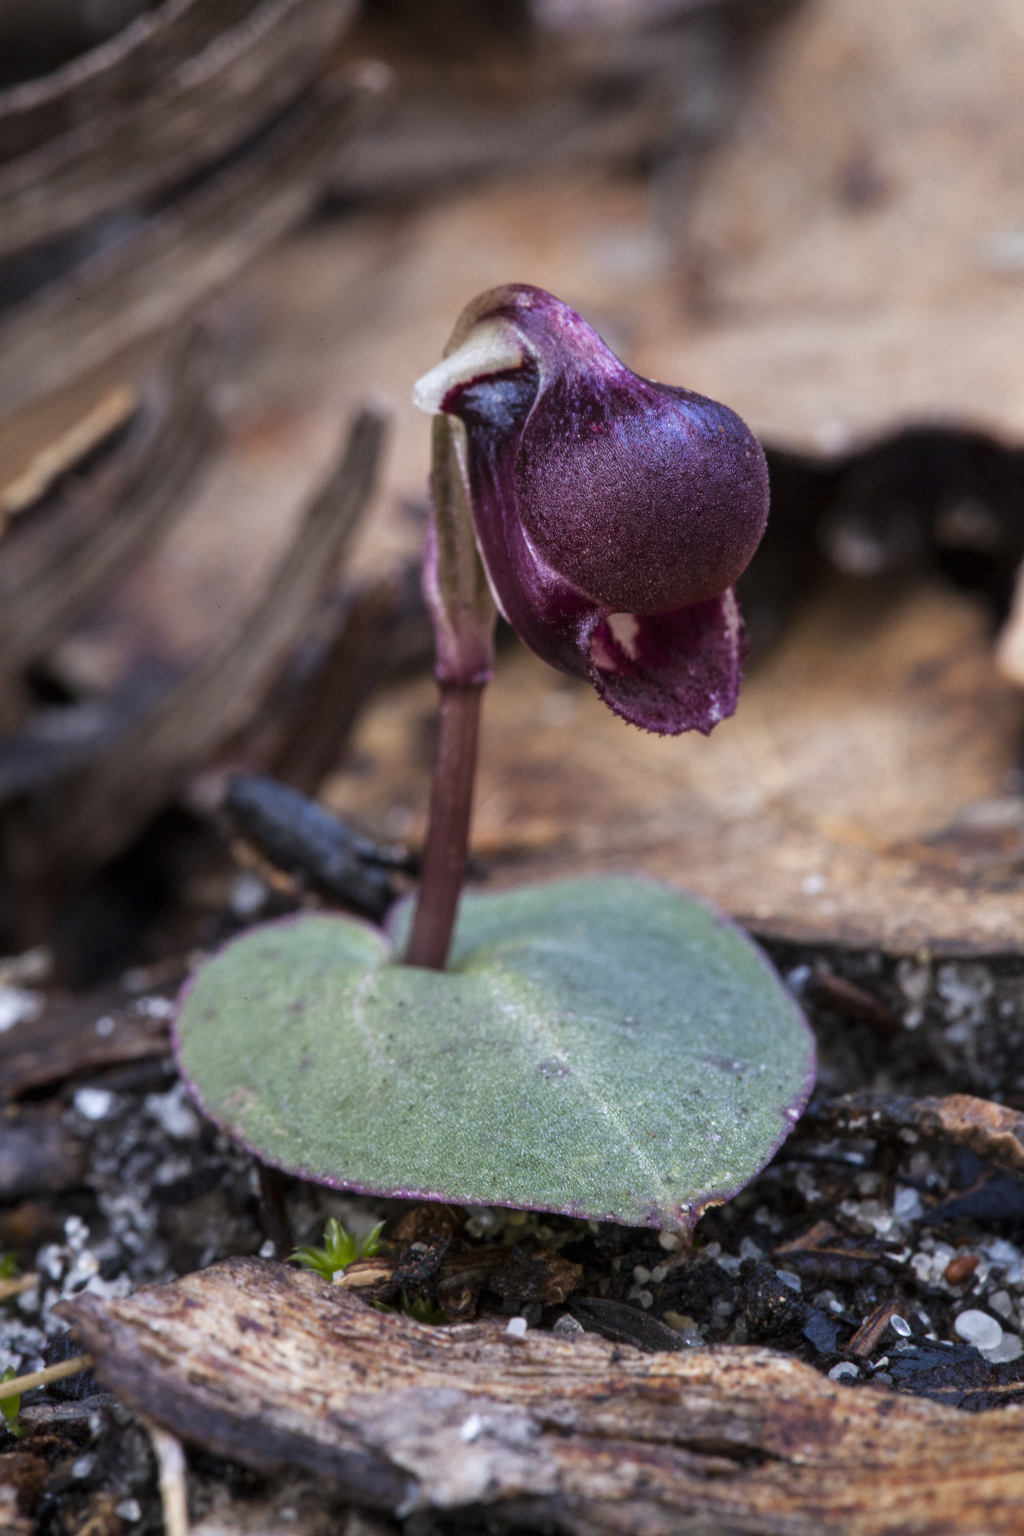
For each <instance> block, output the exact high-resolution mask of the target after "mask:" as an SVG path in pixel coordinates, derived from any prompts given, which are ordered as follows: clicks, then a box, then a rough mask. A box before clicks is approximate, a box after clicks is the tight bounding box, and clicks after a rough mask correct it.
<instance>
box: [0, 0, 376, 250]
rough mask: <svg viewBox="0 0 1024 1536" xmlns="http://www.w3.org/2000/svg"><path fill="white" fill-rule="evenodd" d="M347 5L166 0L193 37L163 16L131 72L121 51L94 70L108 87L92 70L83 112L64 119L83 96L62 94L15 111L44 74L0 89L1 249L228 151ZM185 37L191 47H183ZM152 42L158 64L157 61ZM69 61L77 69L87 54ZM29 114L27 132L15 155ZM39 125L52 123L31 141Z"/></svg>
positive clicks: (82, 218)
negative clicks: (58, 109) (52, 105)
mask: <svg viewBox="0 0 1024 1536" xmlns="http://www.w3.org/2000/svg"><path fill="white" fill-rule="evenodd" d="M353 8H354V7H353V0H263V3H257V0H247V3H245V4H239V0H213V3H212V4H211V3H210V0H205V3H204V4H202V5H196V4H195V3H193V4H191V5H186V6H185V7H176V6H164V7H161V9H162V10H163V11H164V12H165V19H166V20H170V19H171V18H169V17H167V16H166V13H167V12H173V11H175V10H178V12H179V21H184V22H185V23H186V25H187V24H188V23H189V22H191V23H192V26H193V31H192V36H191V39H190V40H189V39H187V37H186V35H185V28H184V27H181V28H180V33H181V35H180V36H177V37H176V36H175V35H174V33H175V28H174V26H173V21H172V25H171V26H165V27H164V28H163V32H162V36H159V35H158V37H157V38H151V40H150V57H149V59H147V60H146V61H145V62H146V67H145V68H139V67H138V66H139V65H140V64H141V63H142V61H141V60H138V59H136V61H135V63H136V73H134V75H133V74H132V73H131V70H130V66H129V67H126V65H127V62H128V61H127V60H125V59H123V58H122V60H121V68H120V70H118V71H115V70H113V69H108V70H106V71H104V70H102V69H100V70H99V71H98V74H99V77H100V79H102V77H103V76H104V75H105V76H106V77H107V78H106V80H105V82H104V83H105V86H106V89H105V90H104V91H103V92H102V94H101V93H100V92H99V91H98V90H97V86H98V85H99V84H100V79H96V78H95V76H94V79H93V81H92V82H91V84H92V100H91V103H90V107H89V109H88V115H87V116H85V117H78V120H77V121H74V122H72V123H68V118H69V117H71V116H76V117H77V116H78V113H79V112H81V111H82V107H83V105H84V104H74V105H73V104H72V103H71V102H70V101H68V100H65V102H64V104H63V105H64V111H63V113H61V114H60V115H59V117H58V114H56V113H54V112H53V111H52V110H51V113H50V114H49V115H47V114H44V113H40V112H39V111H38V108H37V111H36V113H35V114H33V113H32V112H31V110H26V109H25V107H24V106H23V110H22V111H21V112H18V111H17V110H16V105H15V104H16V102H17V101H18V99H19V98H20V100H21V101H22V103H25V104H26V105H27V104H28V103H31V100H32V85H33V84H36V86H37V89H36V100H37V102H38V101H39V94H40V93H39V91H38V85H41V84H42V82H38V83H35V82H32V83H29V85H28V87H27V88H26V87H24V86H22V87H20V88H19V87H15V88H14V89H13V90H8V91H5V92H2V93H0V155H2V156H3V163H0V256H8V255H10V254H12V253H13V252H15V251H18V250H24V249H26V248H27V247H29V246H32V245H36V244H40V243H42V242H43V241H48V240H53V239H55V238H56V237H58V236H60V235H65V234H68V233H70V232H71V231H73V230H76V229H79V228H82V227H84V226H85V225H86V224H88V223H90V222H92V221H93V220H96V219H101V218H103V217H105V216H108V215H110V214H114V213H118V212H120V211H121V210H123V209H134V208H137V207H139V206H143V205H144V204H146V203H147V202H151V201H152V200H153V198H154V197H155V196H156V195H157V194H160V193H162V192H164V191H166V190H167V189H169V188H170V187H171V186H172V184H177V183H182V182H184V181H185V180H186V179H187V178H188V177H189V176H192V175H195V173H196V172H197V171H199V170H200V169H201V168H203V167H205V166H209V165H212V164H214V163H215V162H216V161H217V160H219V159H220V158H221V157H222V156H224V155H226V154H228V153H230V151H231V150H233V149H234V148H235V147H236V146H237V145H238V144H241V143H242V142H243V141H244V140H246V139H248V138H249V137H250V136H251V135H252V134H253V133H254V132H256V131H257V130H258V129H259V128H260V127H261V126H262V125H263V124H265V123H267V122H269V121H270V119H271V118H272V117H273V116H274V114H275V113H277V112H279V111H281V110H282V108H283V107H285V106H286V105H287V104H288V103H289V102H290V101H292V100H293V99H294V98H295V97H296V96H297V95H298V94H299V92H300V91H301V90H302V89H303V88H304V87H306V86H307V85H308V84H309V82H310V80H311V79H312V78H313V76H314V75H315V74H316V72H317V70H318V69H319V68H320V66H321V65H322V63H323V61H324V59H325V58H326V57H327V55H328V53H329V51H330V49H331V48H332V46H333V45H334V44H335V43H336V42H337V40H338V38H339V36H340V35H341V33H342V32H343V31H344V29H345V27H346V26H347V25H348V22H349V19H350V17H351V15H352V11H353ZM204 10H205V11H206V13H207V15H206V16H205V17H203V16H202V15H201V13H202V12H203V11H204ZM182 11H184V15H182V14H181V12H182ZM196 23H199V25H198V26H197V25H196ZM189 41H191V45H192V49H193V50H194V51H191V52H190V53H186V54H185V55H184V56H183V55H182V46H183V45H184V47H185V48H186V49H187V48H188V47H189ZM159 42H162V44H163V52H164V56H165V59H166V63H165V66H164V68H163V69H162V70H159V71H156V69H155V66H156V57H155V55H156V48H155V47H154V44H155V43H159ZM95 51H96V52H102V50H95ZM109 51H111V52H115V53H116V51H117V44H116V39H115V46H114V49H113V50H109ZM175 55H177V57H175ZM76 62H77V64H78V71H77V73H78V75H79V77H81V75H82V73H83V64H84V63H85V61H84V60H78V61H76ZM74 72H75V71H74V70H73V69H72V68H70V67H69V68H68V69H67V71H66V74H67V75H72V74H73V73H74ZM115 73H116V74H118V75H119V79H117V80H116V81H115V80H114V79H113V78H111V76H113V75H114V74H115ZM147 85H148V89H147ZM69 94H70V93H69ZM26 99H27V101H26ZM5 109H6V110H5ZM33 116H34V117H35V122H34V125H33V126H34V127H35V129H36V135H35V137H36V142H35V143H34V144H33V146H32V147H31V148H24V149H23V150H22V152H21V153H15V154H14V155H13V156H12V155H11V153H10V151H11V150H12V149H15V148H16V145H17V144H18V141H19V140H20V142H21V144H22V145H24V144H25V141H26V139H27V137H28V135H27V133H26V129H27V128H28V127H29V122H30V120H31V119H32V117H33ZM60 118H63V121H60ZM46 127H49V128H51V129H52V130H54V131H53V132H52V133H51V134H49V135H47V136H46V137H45V138H43V139H41V140H40V139H39V138H38V133H39V130H40V129H42V130H43V131H44V132H45V129H46ZM18 130H20V132H19V131H18ZM5 149H6V150H7V153H6V154H3V151H4V150H5Z"/></svg>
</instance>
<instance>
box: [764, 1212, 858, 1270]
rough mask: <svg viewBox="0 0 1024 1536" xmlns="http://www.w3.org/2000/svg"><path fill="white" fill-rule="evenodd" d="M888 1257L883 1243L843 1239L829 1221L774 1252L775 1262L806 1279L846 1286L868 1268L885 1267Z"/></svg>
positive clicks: (815, 1224)
mask: <svg viewBox="0 0 1024 1536" xmlns="http://www.w3.org/2000/svg"><path fill="white" fill-rule="evenodd" d="M885 1254H886V1250H885V1248H884V1247H883V1245H882V1244H881V1243H877V1242H867V1243H865V1242H863V1241H861V1240H858V1239H857V1238H853V1237H844V1236H842V1235H841V1234H840V1232H839V1230H838V1228H836V1227H835V1226H833V1224H832V1222H830V1221H816V1222H815V1223H814V1225H813V1227H811V1228H809V1230H808V1231H806V1232H804V1233H802V1234H801V1235H800V1236H799V1237H795V1238H793V1239H792V1241H790V1242H788V1243H780V1244H779V1246H778V1247H777V1248H774V1249H773V1250H772V1258H773V1259H776V1260H781V1261H782V1267H784V1268H786V1269H791V1270H795V1272H796V1273H797V1274H798V1275H803V1276H804V1277H805V1278H807V1279H818V1280H844V1281H847V1282H849V1281H851V1280H856V1279H857V1278H858V1276H859V1275H860V1273H861V1271H862V1270H863V1269H864V1267H865V1266H866V1265H868V1264H872V1265H873V1264H879V1263H883V1262H884V1260H885Z"/></svg>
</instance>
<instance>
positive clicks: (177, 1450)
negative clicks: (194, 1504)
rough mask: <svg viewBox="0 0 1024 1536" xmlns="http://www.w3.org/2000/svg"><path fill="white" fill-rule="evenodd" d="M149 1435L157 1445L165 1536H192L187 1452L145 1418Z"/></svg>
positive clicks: (173, 1436)
mask: <svg viewBox="0 0 1024 1536" xmlns="http://www.w3.org/2000/svg"><path fill="white" fill-rule="evenodd" d="M142 1422H143V1424H144V1425H145V1426H146V1433H147V1434H148V1435H149V1438H150V1440H151V1441H152V1442H153V1454H154V1455H155V1456H156V1464H157V1471H158V1474H159V1479H160V1502H161V1504H162V1505H163V1514H164V1536H188V1483H187V1481H186V1470H187V1469H186V1466H185V1452H184V1450H183V1449H182V1445H181V1441H180V1440H179V1439H178V1437H177V1435H172V1434H169V1433H168V1431H167V1430H166V1429H161V1428H160V1426H159V1425H158V1424H154V1423H153V1422H152V1420H151V1419H147V1418H143V1419H142Z"/></svg>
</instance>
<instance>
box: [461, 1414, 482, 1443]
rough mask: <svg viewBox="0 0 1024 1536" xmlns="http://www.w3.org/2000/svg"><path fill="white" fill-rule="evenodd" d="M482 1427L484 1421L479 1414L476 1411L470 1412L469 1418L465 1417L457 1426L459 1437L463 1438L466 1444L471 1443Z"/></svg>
mask: <svg viewBox="0 0 1024 1536" xmlns="http://www.w3.org/2000/svg"><path fill="white" fill-rule="evenodd" d="M483 1427H484V1421H483V1419H482V1418H481V1417H480V1415H479V1414H478V1413H471V1414H470V1416H469V1418H468V1419H465V1420H464V1421H463V1423H462V1425H461V1426H460V1428H459V1439H460V1440H464V1441H465V1442H466V1444H467V1445H472V1444H473V1441H474V1440H475V1439H476V1438H477V1436H478V1435H479V1433H480V1431H481V1430H482V1429H483Z"/></svg>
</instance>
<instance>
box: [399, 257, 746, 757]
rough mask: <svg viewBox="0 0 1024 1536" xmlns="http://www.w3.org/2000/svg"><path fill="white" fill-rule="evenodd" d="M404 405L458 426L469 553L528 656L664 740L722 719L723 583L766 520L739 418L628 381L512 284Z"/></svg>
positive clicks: (729, 699)
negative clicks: (479, 562)
mask: <svg viewBox="0 0 1024 1536" xmlns="http://www.w3.org/2000/svg"><path fill="white" fill-rule="evenodd" d="M413 398H414V400H415V402H416V404H417V405H419V406H420V407H421V408H422V409H423V410H426V411H430V412H443V413H445V414H446V415H448V416H454V417H457V418H459V419H460V420H461V421H462V423H463V424H464V426H465V432H466V444H465V451H466V461H467V462H466V471H467V474H468V483H469V489H470V496H471V502H472V515H473V522H474V526H475V530H476V539H477V544H478V546H479V550H480V553H481V555H482V557H483V562H484V566H485V567H486V571H487V575H488V578H489V580H490V584H491V588H492V590H493V593H494V596H495V599H496V601H497V602H498V605H499V606H500V608H501V610H502V612H503V613H504V615H505V617H506V618H507V619H508V621H509V623H510V624H512V626H513V627H514V629H515V630H516V631H517V633H518V634H519V636H520V637H521V639H522V640H524V641H525V642H526V644H527V645H528V646H530V648H531V649H532V650H534V651H536V653H537V655H538V656H541V657H542V658H543V659H544V660H545V661H547V662H549V663H550V664H551V665H552V666H554V667H557V668H559V670H560V671H563V672H569V673H572V674H574V675H575V676H577V677H583V678H586V679H588V680H589V681H590V682H592V683H593V685H594V687H595V688H596V689H597V691H598V693H599V694H600V696H601V698H602V699H603V700H604V701H605V703H606V704H608V705H609V706H610V708H612V709H613V710H615V712H616V713H617V714H619V715H621V716H623V718H624V719H626V720H629V721H631V722H632V723H633V724H634V725H638V726H641V727H643V728H644V729H646V730H649V731H656V732H658V733H659V734H661V735H668V736H674V735H678V734H679V733H680V732H681V731H690V730H697V731H703V732H704V733H705V734H706V733H707V732H708V731H710V730H711V728H712V726H714V725H715V724H716V723H717V722H718V721H719V720H722V719H724V718H725V717H726V716H727V715H730V714H732V712H733V710H734V709H735V708H736V699H737V695H738V691H739V682H740V670H741V667H742V663H743V659H744V655H745V652H746V639H745V632H744V628H743V621H742V619H741V618H740V613H739V608H738V606H737V603H736V598H735V594H734V593H733V591H732V583H733V582H734V581H735V580H736V578H737V577H738V576H739V574H740V572H741V571H742V570H743V569H744V567H745V566H746V564H747V562H748V561H749V560H750V557H751V555H752V554H753V553H754V550H755V549H756V548H757V545H758V542H759V540H760V538H761V535H762V533H763V532H764V526H765V520H766V518H767V515H768V475H767V469H766V466H765V461H764V455H763V453H762V452H761V449H760V446H759V445H758V443H757V440H756V439H755V438H754V436H753V435H752V433H751V432H750V430H749V429H748V428H747V426H746V425H745V423H744V422H742V421H741V420H740V418H739V417H738V416H737V415H735V413H734V412H733V411H730V410H729V409H728V408H727V407H726V406H724V405H718V404H717V403H716V402H715V401H714V400H708V399H705V397H704V396H703V395H696V394H693V393H691V392H690V391H689V390H685V389H676V388H673V387H672V386H671V385H668V384H656V383H654V382H653V381H651V380H650V379H642V378H640V377H638V375H637V374H635V373H632V372H630V370H629V369H628V368H626V367H625V366H624V365H623V364H622V363H620V362H619V360H618V358H617V357H615V356H614V354H613V353H612V352H610V351H609V350H608V348H607V347H606V346H605V344H604V342H603V341H602V340H601V338H600V336H598V335H597V333H596V332H595V331H594V330H592V329H591V327H590V326H589V325H587V324H586V322H585V321H584V320H582V319H581V318H580V316H579V315H577V314H576V313H575V311H574V310H572V309H570V308H569V306H568V305H567V304H563V303H562V301H561V300H560V299H556V298H554V297H553V296H552V295H551V294H550V293H545V292H544V290H543V289H541V288H532V287H529V286H527V285H526V284H523V283H512V284H508V285H507V286H505V287H502V288H494V289H492V290H491V291H490V292H489V293H485V294H481V296H480V297H479V298H477V299H474V301H473V302H472V303H471V304H470V305H469V306H468V307H467V308H466V309H465V310H464V311H463V313H462V315H461V317H460V319H459V322H458V324H457V325H456V328H455V332H454V335H453V336H452V339H451V341H450V343H449V345H448V348H447V350H446V355H445V359H444V361H443V362H442V363H440V364H438V366H437V367H436V368H434V369H432V370H431V371H430V373H428V374H426V375H425V376H424V377H423V378H422V379H421V380H420V381H419V383H418V384H417V386H416V390H415V393H414V396H413ZM435 558H436V556H435ZM430 559H431V553H430V552H429V551H428V562H429V561H430ZM430 584H431V576H430V572H429V571H428V591H429V589H430ZM443 667H444V662H443V659H442V671H443ZM442 671H439V676H441V675H442Z"/></svg>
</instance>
